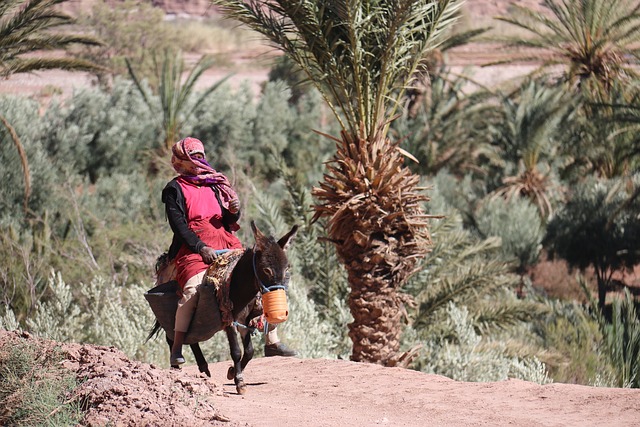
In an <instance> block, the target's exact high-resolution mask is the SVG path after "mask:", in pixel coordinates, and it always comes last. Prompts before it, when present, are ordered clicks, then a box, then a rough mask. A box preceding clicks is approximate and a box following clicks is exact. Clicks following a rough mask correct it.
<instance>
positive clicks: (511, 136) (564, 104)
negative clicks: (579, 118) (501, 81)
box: [488, 81, 576, 219]
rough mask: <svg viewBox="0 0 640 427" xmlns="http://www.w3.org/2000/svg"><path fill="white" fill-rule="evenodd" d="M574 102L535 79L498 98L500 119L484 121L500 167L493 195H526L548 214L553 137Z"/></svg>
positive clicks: (555, 148)
mask: <svg viewBox="0 0 640 427" xmlns="http://www.w3.org/2000/svg"><path fill="white" fill-rule="evenodd" d="M574 105H576V101H575V100H573V99H572V98H571V97H570V96H569V95H567V94H566V93H565V92H564V91H562V90H559V89H557V88H548V87H545V86H544V85H540V84H539V83H536V82H534V81H531V82H529V83H528V84H525V85H524V86H523V87H522V88H521V90H520V91H519V92H518V93H516V94H514V95H513V96H510V97H509V96H506V97H504V98H503V100H502V114H503V117H502V119H501V120H499V121H496V122H495V123H494V124H493V125H491V126H490V127H489V132H488V134H489V137H490V138H492V141H491V143H492V144H493V146H494V147H495V149H496V152H495V154H496V156H495V157H494V159H495V161H496V163H498V164H500V165H501V166H502V168H503V169H504V175H505V176H504V177H503V179H502V185H501V186H500V187H499V188H498V189H496V190H495V191H494V192H493V196H494V197H498V196H499V197H505V198H506V199H510V198H513V197H527V198H528V199H529V200H530V201H531V202H532V203H533V204H534V205H535V206H537V207H538V210H539V211H540V215H541V217H542V218H545V219H548V218H550V217H551V215H552V214H553V206H552V203H551V199H550V193H551V192H552V191H553V179H552V174H553V172H554V168H553V163H554V162H557V160H558V156H559V154H560V147H559V146H558V144H557V142H556V140H555V137H556V136H557V135H558V131H559V129H560V128H561V126H562V125H563V124H564V123H567V122H570V121H571V120H570V118H571V117H572V114H573V111H574V109H573V108H572V106H574Z"/></svg>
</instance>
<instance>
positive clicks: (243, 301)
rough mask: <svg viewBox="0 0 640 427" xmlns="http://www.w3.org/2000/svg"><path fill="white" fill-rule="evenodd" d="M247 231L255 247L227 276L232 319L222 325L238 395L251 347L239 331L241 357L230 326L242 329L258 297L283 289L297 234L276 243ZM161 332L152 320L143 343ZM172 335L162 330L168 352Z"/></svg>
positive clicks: (201, 362)
mask: <svg viewBox="0 0 640 427" xmlns="http://www.w3.org/2000/svg"><path fill="white" fill-rule="evenodd" d="M251 230H252V231H253V236H254V239H255V245H254V246H253V247H252V248H248V249H246V250H245V251H244V253H243V254H242V255H241V257H240V259H239V260H238V262H237V264H236V265H235V267H234V268H233V271H232V273H231V284H230V287H229V299H230V300H231V302H232V304H233V309H232V316H233V320H234V323H233V324H231V325H223V327H224V331H225V333H226V334H227V339H228V341H229V350H230V353H231V359H232V361H233V366H231V367H230V368H229V370H228V371H227V379H229V380H230V379H233V380H234V383H235V385H236V390H237V392H238V394H244V393H245V392H246V384H245V382H244V378H243V373H242V372H243V370H244V368H245V367H246V366H247V364H248V363H249V361H250V360H251V359H252V358H253V344H252V342H251V334H250V333H249V332H250V330H249V328H247V327H242V328H239V329H240V335H241V338H242V346H243V349H244V354H243V351H242V349H241V348H240V345H239V344H238V335H237V333H236V327H235V326H234V324H237V325H242V326H246V325H247V321H248V320H249V319H251V318H253V317H255V316H257V315H260V314H262V307H261V306H260V305H259V304H257V296H258V294H259V293H261V292H266V291H269V289H271V288H274V287H283V286H286V285H287V283H286V281H287V280H288V277H289V273H288V272H289V260H288V259H287V254H286V248H287V246H288V245H289V243H290V241H291V240H292V238H293V237H294V236H295V234H296V232H297V231H298V226H297V225H294V226H293V227H292V228H291V230H290V231H289V232H288V233H287V234H285V235H284V236H283V237H281V238H280V239H279V240H278V241H276V240H275V238H274V237H272V236H266V235H264V234H263V233H262V232H261V231H260V230H259V229H258V227H257V226H256V225H255V223H254V222H253V221H251ZM176 301H177V300H176ZM152 308H153V307H152ZM161 328H162V326H161V325H160V322H159V321H158V320H157V319H156V323H155V325H154V327H153V329H152V331H151V333H150V334H149V336H148V337H147V339H150V338H151V337H153V336H154V335H156V334H157V333H158V332H159V330H160V329H161ZM172 331H173V330H171V331H167V330H166V326H165V333H166V338H167V343H168V344H169V350H171V347H172V346H173V340H172V339H171V338H170V337H169V332H172ZM190 347H191V350H192V351H193V355H194V357H195V359H196V362H197V363H198V369H199V370H200V372H202V373H204V374H206V375H207V376H209V377H210V376H211V373H210V372H209V366H208V364H207V361H206V359H205V357H204V355H203V354H202V350H201V349H200V345H199V344H198V343H194V344H190ZM172 368H178V369H179V366H172Z"/></svg>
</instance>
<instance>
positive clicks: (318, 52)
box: [214, 0, 461, 139]
mask: <svg viewBox="0 0 640 427" xmlns="http://www.w3.org/2000/svg"><path fill="white" fill-rule="evenodd" d="M214 3H215V4H216V5H218V6H219V7H220V8H221V11H222V12H223V13H224V14H225V15H226V16H228V17H231V18H234V19H237V20H239V21H241V22H243V23H245V24H246V25H247V26H249V27H250V28H252V29H254V30H256V31H258V32H260V33H261V34H263V35H264V36H265V37H266V38H267V39H268V40H269V41H270V42H271V43H273V44H274V45H275V46H276V47H277V48H279V49H281V50H282V51H284V52H285V53H286V54H287V55H289V57H290V58H291V59H293V60H294V62H295V63H296V64H297V65H298V66H299V67H300V68H301V69H302V70H303V71H304V72H305V73H306V74H307V75H308V76H309V78H310V80H311V81H312V82H313V83H314V84H315V85H316V86H317V87H318V89H319V90H320V91H321V93H322V94H323V96H324V98H325V100H327V102H328V104H329V106H330V107H331V108H332V110H333V112H334V114H335V115H336V117H337V118H338V120H339V121H340V123H341V126H342V128H343V129H345V130H349V132H350V133H352V134H357V133H359V131H360V124H361V123H363V124H364V134H363V135H362V136H363V137H364V138H365V139H366V138H368V135H373V134H374V132H375V131H376V130H377V126H378V123H379V121H380V120H381V118H382V117H384V116H388V117H390V116H393V115H394V110H395V109H396V108H398V105H399V100H400V99H401V98H402V96H403V92H404V88H405V87H406V86H407V82H408V81H409V80H410V79H411V78H412V76H413V75H414V72H415V70H416V69H417V68H418V65H419V64H420V63H421V61H422V60H423V58H424V57H425V53H426V52H428V51H429V50H430V49H433V48H435V47H436V46H438V44H439V43H441V42H442V41H443V38H444V35H445V29H446V28H447V27H448V26H449V25H451V23H452V22H453V21H455V19H456V18H457V13H458V11H459V8H460V5H461V2H460V1H456V0H439V1H436V0H387V1H382V2H380V1H372V0H369V1H355V0H351V1H337V0H331V1H311V0H305V1H297V0H279V1H262V0H251V1H240V0H216V1H215V2H214ZM339 110H340V112H341V113H344V116H345V120H346V121H345V122H343V121H342V116H341V114H340V113H339V112H338V111H339ZM384 132H385V131H384V130H383V134H382V135H383V136H384Z"/></svg>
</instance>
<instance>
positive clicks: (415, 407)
mask: <svg viewBox="0 0 640 427" xmlns="http://www.w3.org/2000/svg"><path fill="white" fill-rule="evenodd" d="M18 340H29V341H30V342H31V343H33V345H40V346H42V347H43V348H45V349H52V348H53V347H54V346H59V347H61V348H62V351H63V355H64V357H65V360H64V361H63V362H62V363H63V365H64V366H65V367H66V368H67V369H69V370H71V371H73V372H75V374H76V376H77V377H78V379H79V380H80V386H79V387H78V389H77V390H76V397H77V398H78V399H81V400H82V401H84V402H85V403H86V405H85V406H86V408H87V412H86V418H85V422H84V425H91V426H104V425H114V426H171V425H188V426H203V425H208V426H220V425H224V426H229V427H236V426H264V427H282V426H301V425H304V426H310V427H321V426H344V425H349V426H375V425H388V426H425V425H438V426H472V425H473V426H476V425H518V426H602V425H611V426H613V425H615V426H631V425H640V424H639V421H638V420H640V406H638V402H639V401H640V390H637V389H635V390H630V389H612V388H595V387H585V386H577V385H567V384H549V385H545V386H540V385H537V384H533V383H529V382H526V381H519V380H507V381H500V382H493V383H464V382H458V381H453V380H450V379H447V378H444V377H441V376H437V375H428V374H424V373H421V372H416V371H412V370H408V369H401V368H384V367H381V366H377V365H370V364H363V363H355V362H348V361H344V360H326V359H297V358H280V357H275V358H261V359H257V360H253V361H252V362H251V363H250V364H249V366H248V369H247V370H246V373H245V380H246V381H247V383H248V391H247V394H246V395H244V396H240V395H238V394H236V391H235V386H234V385H233V383H232V381H228V380H226V371H227V368H228V367H229V362H221V363H214V364H211V366H210V368H211V374H212V378H207V377H205V376H203V375H202V374H200V373H198V371H197V368H196V367H195V366H188V367H186V368H185V369H183V370H182V371H175V370H170V369H160V368H158V367H155V366H153V365H149V364H146V363H141V362H135V361H131V360H129V359H128V358H127V357H126V356H125V355H124V354H123V353H122V352H121V351H119V350H118V349H116V348H114V347H103V346H93V345H82V344H60V343H55V342H51V341H46V340H39V339H36V338H34V337H32V336H30V335H28V334H20V333H17V332H4V331H0V351H2V349H3V348H5V346H9V345H15V343H16V342H18Z"/></svg>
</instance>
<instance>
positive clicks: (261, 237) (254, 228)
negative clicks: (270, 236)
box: [251, 220, 265, 243]
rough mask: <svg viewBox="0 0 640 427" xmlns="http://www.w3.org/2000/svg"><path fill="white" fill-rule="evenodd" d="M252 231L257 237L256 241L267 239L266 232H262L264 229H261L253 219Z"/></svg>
mask: <svg viewBox="0 0 640 427" xmlns="http://www.w3.org/2000/svg"><path fill="white" fill-rule="evenodd" d="M251 231H253V237H254V238H255V239H256V243H261V242H262V241H263V240H264V239H265V237H264V234H262V231H260V229H259V228H258V226H257V225H256V222H255V221H254V220H251Z"/></svg>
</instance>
